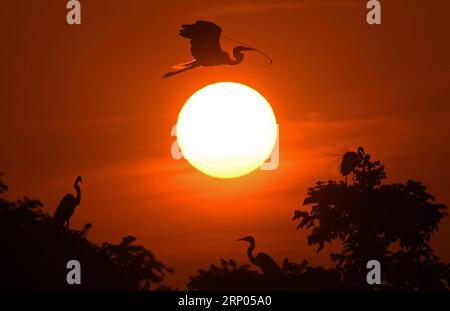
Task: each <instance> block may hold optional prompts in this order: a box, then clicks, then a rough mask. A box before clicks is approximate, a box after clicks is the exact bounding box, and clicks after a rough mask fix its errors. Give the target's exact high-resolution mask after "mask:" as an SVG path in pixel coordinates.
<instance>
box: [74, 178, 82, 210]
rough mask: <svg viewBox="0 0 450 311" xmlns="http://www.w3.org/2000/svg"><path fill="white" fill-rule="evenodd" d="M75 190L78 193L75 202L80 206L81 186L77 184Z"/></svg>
mask: <svg viewBox="0 0 450 311" xmlns="http://www.w3.org/2000/svg"><path fill="white" fill-rule="evenodd" d="M74 188H75V190H76V191H77V196H76V198H75V201H76V203H77V205H79V204H80V201H81V189H80V186H79V185H78V183H75V185H74Z"/></svg>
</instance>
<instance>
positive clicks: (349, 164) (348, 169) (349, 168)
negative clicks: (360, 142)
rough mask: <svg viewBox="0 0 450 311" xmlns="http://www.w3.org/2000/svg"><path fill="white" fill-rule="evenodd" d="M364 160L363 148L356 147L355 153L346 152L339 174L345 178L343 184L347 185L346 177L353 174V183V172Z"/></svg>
mask: <svg viewBox="0 0 450 311" xmlns="http://www.w3.org/2000/svg"><path fill="white" fill-rule="evenodd" d="M365 158H366V154H365V152H364V148H363V147H358V150H357V151H356V152H354V151H347V152H346V153H344V155H343V156H342V161H341V167H340V172H341V175H342V176H344V177H345V183H347V176H348V175H350V174H351V173H353V181H355V170H356V168H357V167H359V166H361V165H362V164H363V163H364V161H365Z"/></svg>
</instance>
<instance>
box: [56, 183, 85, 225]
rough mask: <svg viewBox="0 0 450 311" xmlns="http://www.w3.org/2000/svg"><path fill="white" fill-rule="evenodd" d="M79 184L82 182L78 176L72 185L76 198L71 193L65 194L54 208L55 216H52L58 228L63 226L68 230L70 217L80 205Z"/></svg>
mask: <svg viewBox="0 0 450 311" xmlns="http://www.w3.org/2000/svg"><path fill="white" fill-rule="evenodd" d="M80 182H83V180H82V179H81V177H80V176H78V177H77V178H76V179H75V183H74V185H73V187H74V188H75V190H76V191H77V196H76V197H75V196H73V194H71V193H68V194H66V195H65V196H64V198H63V199H62V200H61V202H60V203H59V205H58V207H57V208H56V211H55V214H54V215H53V218H54V220H55V223H56V224H58V225H60V226H65V227H66V228H67V229H69V222H70V217H72V215H73V212H74V211H75V208H76V207H77V206H78V205H80V200H81V190H80V186H79V185H78V183H80Z"/></svg>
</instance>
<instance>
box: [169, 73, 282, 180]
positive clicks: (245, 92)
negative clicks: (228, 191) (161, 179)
mask: <svg viewBox="0 0 450 311" xmlns="http://www.w3.org/2000/svg"><path fill="white" fill-rule="evenodd" d="M177 137H178V144H179V146H180V149H181V152H182V153H183V156H184V158H185V159H186V160H187V161H189V163H191V164H192V165H193V166H194V167H195V168H197V169H198V170H200V171H201V172H203V173H205V174H207V175H210V176H213V177H217V178H235V177H239V176H243V175H246V174H248V173H250V172H252V171H254V170H256V169H258V168H259V167H260V166H261V165H262V164H263V163H264V162H265V161H266V160H267V158H268V157H269V156H270V154H271V153H272V150H273V148H274V145H275V142H276V139H277V122H276V118H275V115H274V113H273V110H272V107H271V106H270V104H269V102H268V101H267V100H266V99H265V98H264V97H263V96H262V95H261V94H260V93H258V92H257V91H255V90H254V89H252V88H250V87H248V86H245V85H242V84H239V83H232V82H221V83H215V84H211V85H208V86H206V87H204V88H202V89H201V90H199V91H197V92H196V93H194V94H193V95H192V96H191V97H190V98H189V99H188V100H187V102H186V103H185V105H184V106H183V108H182V109H181V111H180V114H179V116H178V122H177Z"/></svg>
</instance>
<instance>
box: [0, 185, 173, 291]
mask: <svg viewBox="0 0 450 311" xmlns="http://www.w3.org/2000/svg"><path fill="white" fill-rule="evenodd" d="M6 190H7V186H6V185H5V184H4V183H2V182H1V181H0V194H4V192H5V191H6ZM90 227H91V225H90V224H87V225H86V226H85V228H84V229H83V230H82V231H76V230H68V229H66V228H63V227H61V226H58V225H57V224H55V222H54V221H53V218H52V217H51V216H49V215H48V214H47V213H45V212H44V211H43V210H42V204H41V203H40V202H39V201H37V200H31V199H29V198H26V197H25V198H23V199H21V200H18V201H16V202H10V201H8V200H6V199H5V198H4V197H3V196H2V195H0V245H1V254H2V256H0V275H1V276H2V277H1V278H2V282H1V283H0V289H16V290H19V289H20V290H36V289H38V290H147V289H150V288H152V286H155V285H156V284H160V283H161V282H162V281H163V279H164V276H165V275H166V274H167V273H170V272H172V270H171V269H170V268H167V267H166V266H165V265H164V264H163V263H161V262H159V261H158V260H156V258H155V257H154V255H153V254H152V252H150V251H149V250H147V249H145V248H144V247H143V246H138V245H134V244H133V243H134V242H135V240H136V238H134V237H124V238H123V239H122V241H121V242H120V243H119V244H118V245H114V244H110V243H104V244H103V245H101V246H99V245H96V244H94V243H92V242H90V241H89V240H88V239H87V238H86V237H85V235H86V232H87V230H88V229H89V228H90ZM72 259H76V260H78V261H79V262H80V264H81V285H76V286H69V285H67V282H66V274H67V272H68V270H67V269H66V264H67V262H68V261H69V260H72ZM163 288H164V289H169V288H168V287H167V286H164V287H163Z"/></svg>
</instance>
